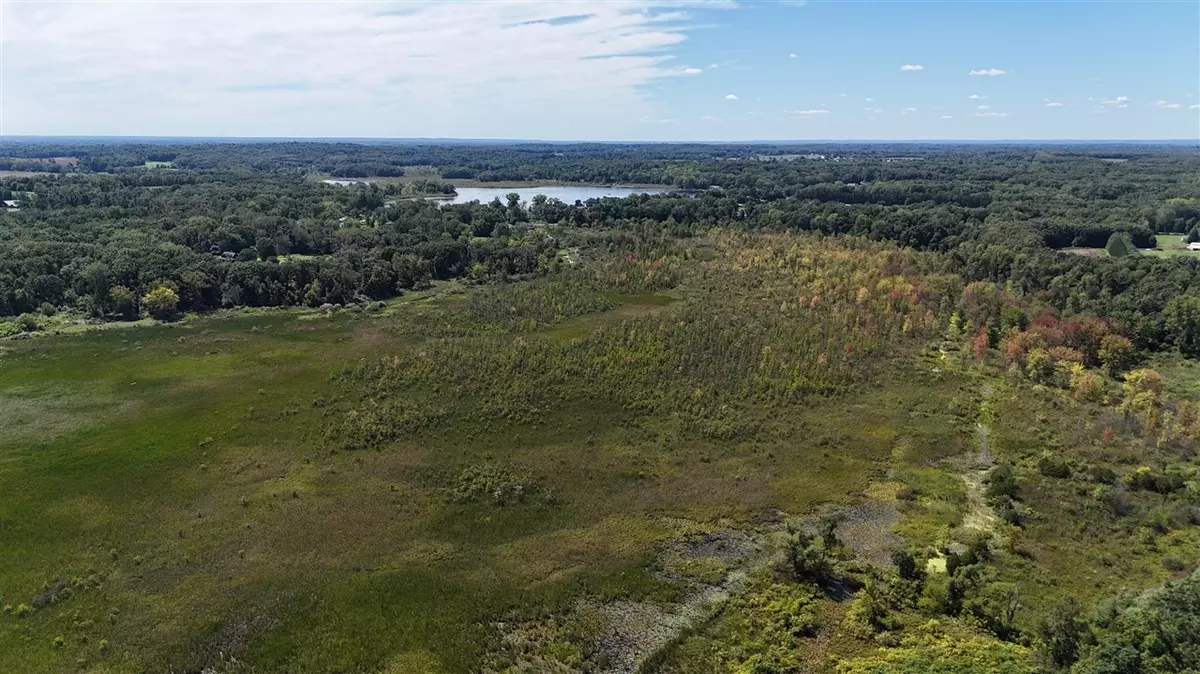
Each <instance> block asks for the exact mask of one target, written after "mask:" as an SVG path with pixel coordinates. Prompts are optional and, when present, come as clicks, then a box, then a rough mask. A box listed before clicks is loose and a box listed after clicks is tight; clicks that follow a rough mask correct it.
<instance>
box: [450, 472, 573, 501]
mask: <svg viewBox="0 0 1200 674" xmlns="http://www.w3.org/2000/svg"><path fill="white" fill-rule="evenodd" d="M449 496H450V500H451V501H454V502H455V503H491V504H493V505H498V506H507V505H518V504H522V503H528V502H532V501H540V502H543V503H547V502H552V501H553V497H552V496H551V494H550V493H549V492H548V491H547V490H544V489H542V488H541V486H539V485H538V484H537V482H535V481H534V480H533V479H532V478H530V477H529V476H527V475H523V474H521V473H519V472H517V471H516V470H514V469H512V468H509V467H504V466H497V465H490V464H485V465H478V466H470V467H468V468H465V469H464V470H463V471H462V472H461V473H459V475H458V477H457V479H455V481H454V485H453V486H452V487H450V490H449Z"/></svg>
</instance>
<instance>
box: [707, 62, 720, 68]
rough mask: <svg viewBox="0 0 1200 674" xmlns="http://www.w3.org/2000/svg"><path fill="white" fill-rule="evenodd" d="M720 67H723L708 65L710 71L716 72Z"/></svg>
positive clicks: (713, 64)
mask: <svg viewBox="0 0 1200 674" xmlns="http://www.w3.org/2000/svg"><path fill="white" fill-rule="evenodd" d="M720 67H721V66H719V65H717V64H715V63H710V64H708V69H709V70H716V69H717V68H720Z"/></svg>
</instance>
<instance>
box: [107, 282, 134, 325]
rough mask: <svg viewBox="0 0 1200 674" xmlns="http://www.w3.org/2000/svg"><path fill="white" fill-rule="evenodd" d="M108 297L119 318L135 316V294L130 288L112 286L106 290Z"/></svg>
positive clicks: (132, 317) (126, 318) (128, 319)
mask: <svg viewBox="0 0 1200 674" xmlns="http://www.w3.org/2000/svg"><path fill="white" fill-rule="evenodd" d="M108 298H109V299H110V300H111V301H112V307H113V310H114V311H116V312H117V313H118V314H120V316H121V318H123V319H125V320H127V321H132V320H134V319H135V318H137V315H138V306H137V295H134V294H133V291H132V290H130V289H129V288H126V287H125V286H113V287H112V289H111V290H109V291H108Z"/></svg>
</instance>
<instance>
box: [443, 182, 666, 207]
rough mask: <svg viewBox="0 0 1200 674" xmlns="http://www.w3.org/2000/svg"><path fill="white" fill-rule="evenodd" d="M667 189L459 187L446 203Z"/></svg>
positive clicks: (583, 198) (573, 197) (581, 198)
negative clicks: (516, 195)
mask: <svg viewBox="0 0 1200 674" xmlns="http://www.w3.org/2000/svg"><path fill="white" fill-rule="evenodd" d="M668 191H669V190H665V189H653V188H651V189H646V188H643V187H592V186H585V185H580V186H576V185H547V186H545V187H460V188H458V194H457V195H456V196H455V197H454V198H453V199H447V200H446V203H448V204H465V203H467V202H469V201H476V200H478V201H480V202H482V203H485V204H486V203H488V202H489V201H491V200H492V199H495V198H497V197H499V198H500V201H504V200H505V197H507V196H508V195H509V193H511V192H516V193H517V194H520V195H521V201H526V202H527V201H529V200H530V199H532V198H534V197H535V196H537V195H539V194H544V195H546V196H547V197H548V198H550V199H558V200H559V201H562V202H564V203H568V204H573V203H575V200H577V199H578V200H579V201H587V200H588V199H599V198H601V197H627V196H629V195H631V194H665V193H666V192H668Z"/></svg>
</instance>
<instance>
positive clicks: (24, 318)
mask: <svg viewBox="0 0 1200 674" xmlns="http://www.w3.org/2000/svg"><path fill="white" fill-rule="evenodd" d="M17 327H18V328H20V329H21V332H37V330H38V328H40V327H41V325H40V324H39V323H38V320H37V317H36V316H34V315H33V314H21V315H20V316H17Z"/></svg>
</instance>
